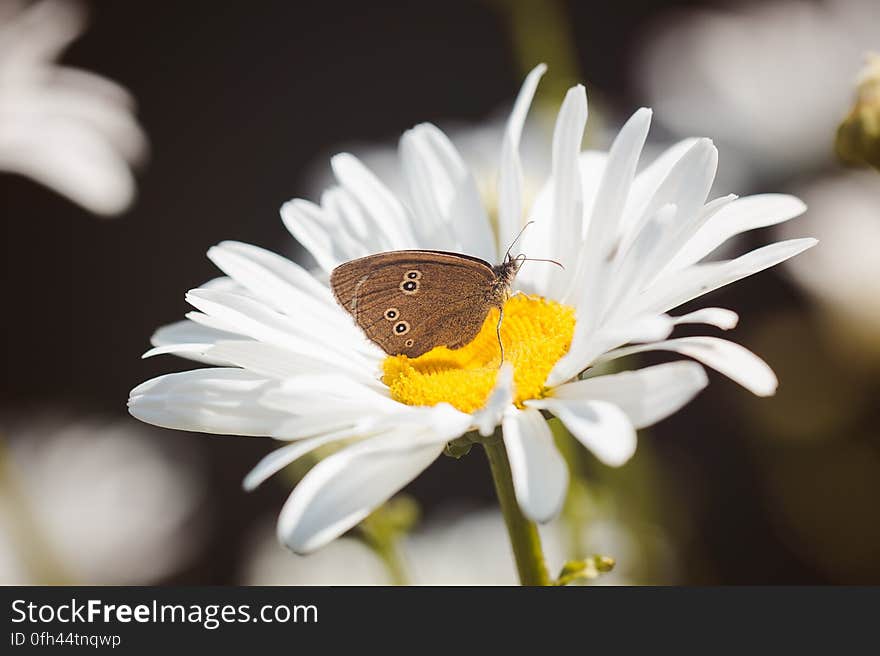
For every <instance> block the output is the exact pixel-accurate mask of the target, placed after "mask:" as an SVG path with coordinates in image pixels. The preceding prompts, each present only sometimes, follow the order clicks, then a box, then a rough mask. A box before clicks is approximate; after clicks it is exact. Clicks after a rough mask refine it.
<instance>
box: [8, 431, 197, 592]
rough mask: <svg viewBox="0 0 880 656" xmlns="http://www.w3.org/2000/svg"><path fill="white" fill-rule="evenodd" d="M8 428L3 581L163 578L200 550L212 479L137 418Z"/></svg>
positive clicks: (127, 581)
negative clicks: (207, 485) (208, 484)
mask: <svg viewBox="0 0 880 656" xmlns="http://www.w3.org/2000/svg"><path fill="white" fill-rule="evenodd" d="M5 424H6V422H4V428H3V432H4V435H3V437H4V439H3V442H0V449H2V453H0V584H40V583H60V582H67V583H80V584H111V585H112V584H139V583H149V582H155V581H157V580H159V579H161V578H162V577H164V576H167V575H169V574H173V573H174V572H175V571H177V569H178V568H180V567H181V566H183V565H184V564H185V563H186V560H187V559H188V558H189V557H190V556H191V555H192V554H193V551H194V550H195V549H197V548H198V547H199V546H200V542H201V538H202V535H201V529H203V528H204V521H203V519H202V518H201V513H200V512H199V511H200V510H201V509H202V508H201V505H202V502H203V500H204V496H205V489H204V484H205V481H204V477H203V476H202V475H201V472H200V470H199V469H198V468H197V467H194V466H193V464H194V463H192V462H191V460H192V459H190V458H187V457H186V455H187V454H186V453H185V452H183V453H182V452H181V451H180V449H179V448H175V449H169V448H168V447H169V444H170V443H169V442H168V441H163V442H162V443H159V442H158V441H157V439H158V437H161V436H157V434H156V432H153V431H150V430H148V429H145V428H144V427H143V426H139V425H137V424H136V423H132V422H130V421H128V420H122V421H120V420H114V421H110V422H102V421H98V420H94V419H92V420H77V421H65V420H63V419H61V418H60V417H59V418H52V419H45V418H40V419H34V420H30V423H25V424H22V425H21V426H20V427H16V426H11V427H7V426H6V425H5ZM47 579H49V580H47Z"/></svg>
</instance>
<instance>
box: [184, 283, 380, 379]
mask: <svg viewBox="0 0 880 656" xmlns="http://www.w3.org/2000/svg"><path fill="white" fill-rule="evenodd" d="M186 300H187V302H188V303H190V305H192V306H194V307H196V308H198V309H199V310H201V311H202V312H204V313H205V314H206V315H209V316H211V317H212V318H215V319H219V320H220V321H221V322H222V323H223V326H222V327H224V328H227V327H232V329H233V330H235V331H236V332H239V333H241V334H243V335H247V336H248V337H252V338H253V339H255V340H259V341H262V342H267V343H269V344H274V345H276V346H280V347H281V348H285V349H287V350H290V351H293V352H297V353H301V354H304V355H310V356H313V357H319V358H321V359H323V360H325V361H326V362H327V363H328V364H331V365H333V366H336V367H339V368H341V369H344V370H349V369H351V368H352V367H353V366H354V367H360V368H363V369H364V370H372V369H373V367H374V366H375V363H376V361H375V358H374V357H369V356H367V355H366V354H363V355H362V352H361V351H360V347H361V346H362V342H361V341H360V340H358V341H353V340H352V338H351V333H350V332H349V331H348V330H347V328H343V327H340V326H338V325H333V324H322V323H321V322H320V321H318V320H316V319H315V318H314V317H309V316H304V315H301V316H298V317H297V318H296V319H293V318H291V317H288V316H286V315H283V314H280V313H278V312H276V311H274V310H272V309H271V308H269V307H266V306H265V305H264V304H262V303H261V302H260V301H257V300H255V299H252V298H248V297H245V296H240V295H238V294H229V293H227V292H218V291H213V290H207V289H194V290H191V291H190V292H188V293H187V295H186ZM339 312H340V313H341V312H342V310H341V309H340V311H339ZM193 318H194V319H196V320H198V317H193ZM343 319H344V317H343Z"/></svg>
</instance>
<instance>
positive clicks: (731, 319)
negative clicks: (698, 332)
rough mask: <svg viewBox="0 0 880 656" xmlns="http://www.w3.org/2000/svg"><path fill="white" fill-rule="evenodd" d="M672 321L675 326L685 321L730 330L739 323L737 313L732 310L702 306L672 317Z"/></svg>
mask: <svg viewBox="0 0 880 656" xmlns="http://www.w3.org/2000/svg"><path fill="white" fill-rule="evenodd" d="M673 323H675V325H676V326H678V325H680V324H686V323H704V324H706V325H709V326H715V327H716V328H721V330H731V329H732V328H736V324H738V323H739V315H738V314H737V313H736V312H734V311H733V310H726V309H724V308H703V309H701V310H696V311H695V312H690V313H688V314H685V315H683V316H681V317H673Z"/></svg>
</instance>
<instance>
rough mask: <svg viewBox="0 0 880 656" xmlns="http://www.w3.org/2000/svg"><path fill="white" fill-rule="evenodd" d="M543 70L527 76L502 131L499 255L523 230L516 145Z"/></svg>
mask: <svg viewBox="0 0 880 656" xmlns="http://www.w3.org/2000/svg"><path fill="white" fill-rule="evenodd" d="M546 70H547V66H546V64H539V65H538V66H536V67H535V68H533V69H532V71H531V72H530V73H529V74H528V75H527V76H526V79H525V81H524V82H523V85H522V88H521V89H520V91H519V95H518V96H517V97H516V102H515V103H514V104H513V111H511V113H510V118H509V119H508V120H507V128H506V129H505V131H504V141H503V142H502V144H501V164H500V167H499V172H498V243H497V252H498V253H499V254H500V253H503V252H504V249H505V248H507V246H508V245H509V244H510V242H511V241H512V240H513V238H514V237H516V233H517V232H519V230H520V227H521V226H522V202H523V198H522V194H523V190H522V187H523V179H522V178H523V173H522V164H521V162H520V159H519V141H520V136H521V135H522V130H523V125H524V124H525V121H526V115H527V114H528V112H529V107H530V106H531V104H532V98H533V97H534V95H535V90H536V89H537V88H538V82H539V81H540V79H541V76H542V75H543V74H544V73H545V71H546Z"/></svg>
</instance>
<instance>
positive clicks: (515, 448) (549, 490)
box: [503, 409, 568, 522]
mask: <svg viewBox="0 0 880 656" xmlns="http://www.w3.org/2000/svg"><path fill="white" fill-rule="evenodd" d="M503 431H504V448H505V449H507V457H508V459H509V460H510V471H511V474H512V475H513V487H514V490H515V492H516V500H517V502H518V503H519V505H520V508H522V511H523V513H525V515H526V517H528V518H529V519H532V520H535V521H537V522H548V521H550V520H551V519H553V518H554V517H555V516H556V515H557V514H559V510H560V509H561V508H562V502H563V501H565V494H566V492H567V491H568V466H567V465H566V464H565V460H564V459H563V458H562V455H561V454H560V453H559V450H558V449H557V448H556V444H555V443H554V442H553V433H551V432H550V428H549V427H548V426H547V422H546V421H544V417H542V416H541V413H540V412H538V411H537V410H533V409H526V410H521V411H520V410H515V411H512V412H509V413H508V414H507V415H506V416H505V417H504V422H503Z"/></svg>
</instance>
